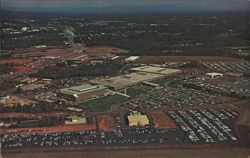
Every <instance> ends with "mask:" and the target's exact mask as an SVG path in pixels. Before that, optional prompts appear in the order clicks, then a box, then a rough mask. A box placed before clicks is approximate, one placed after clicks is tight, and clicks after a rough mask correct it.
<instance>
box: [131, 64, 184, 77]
mask: <svg viewBox="0 0 250 158" xmlns="http://www.w3.org/2000/svg"><path fill="white" fill-rule="evenodd" d="M131 70H133V71H139V72H148V73H156V74H162V75H165V76H166V75H172V74H176V73H181V72H182V71H181V70H178V69H169V68H163V67H157V66H141V67H135V68H131Z"/></svg>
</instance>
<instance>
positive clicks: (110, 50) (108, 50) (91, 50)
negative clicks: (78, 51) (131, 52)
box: [85, 46, 126, 54]
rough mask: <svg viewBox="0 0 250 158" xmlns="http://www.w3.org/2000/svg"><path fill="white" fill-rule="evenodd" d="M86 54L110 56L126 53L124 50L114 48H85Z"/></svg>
mask: <svg viewBox="0 0 250 158" xmlns="http://www.w3.org/2000/svg"><path fill="white" fill-rule="evenodd" d="M85 51H86V52H87V53H110V54H120V53H122V52H126V50H124V49H120V48H116V47H113V46H92V47H87V48H85Z"/></svg>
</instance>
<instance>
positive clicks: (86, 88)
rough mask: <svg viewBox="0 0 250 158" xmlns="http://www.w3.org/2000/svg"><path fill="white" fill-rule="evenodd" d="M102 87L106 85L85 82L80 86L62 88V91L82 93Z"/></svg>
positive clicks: (71, 93) (72, 93)
mask: <svg viewBox="0 0 250 158" xmlns="http://www.w3.org/2000/svg"><path fill="white" fill-rule="evenodd" d="M100 89H105V87H104V86H102V85H90V84H83V85H79V86H74V87H68V88H63V89H60V92H61V93H65V94H70V95H74V94H82V93H87V92H92V91H96V90H100Z"/></svg>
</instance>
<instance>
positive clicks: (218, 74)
mask: <svg viewBox="0 0 250 158" xmlns="http://www.w3.org/2000/svg"><path fill="white" fill-rule="evenodd" d="M206 75H207V76H209V77H211V78H216V77H221V76H223V74H222V73H217V72H210V73H206Z"/></svg>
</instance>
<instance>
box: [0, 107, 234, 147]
mask: <svg viewBox="0 0 250 158" xmlns="http://www.w3.org/2000/svg"><path fill="white" fill-rule="evenodd" d="M165 114H166V115H167V116H168V117H169V118H170V119H171V121H173V122H174V124H175V125H176V126H172V127H168V128H155V127H154V125H152V124H149V125H146V126H137V127H129V126H125V125H124V124H125V121H124V118H123V117H121V116H122V114H117V115H115V116H114V121H115V127H114V129H113V131H104V130H102V129H96V130H88V131H78V132H53V133H44V132H42V133H19V134H6V135H2V136H1V138H2V147H3V148H4V149H5V148H22V147H61V146H84V145H88V146H91V145H92V146H96V145H101V146H113V145H152V144H158V145H161V144H162V145H164V144H165V145H185V144H218V143H237V142H238V137H237V136H236V133H235V131H234V129H233V123H234V121H235V120H236V118H237V117H238V115H239V114H238V112H236V111H234V110H231V109H203V110H172V111H167V112H165Z"/></svg>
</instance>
